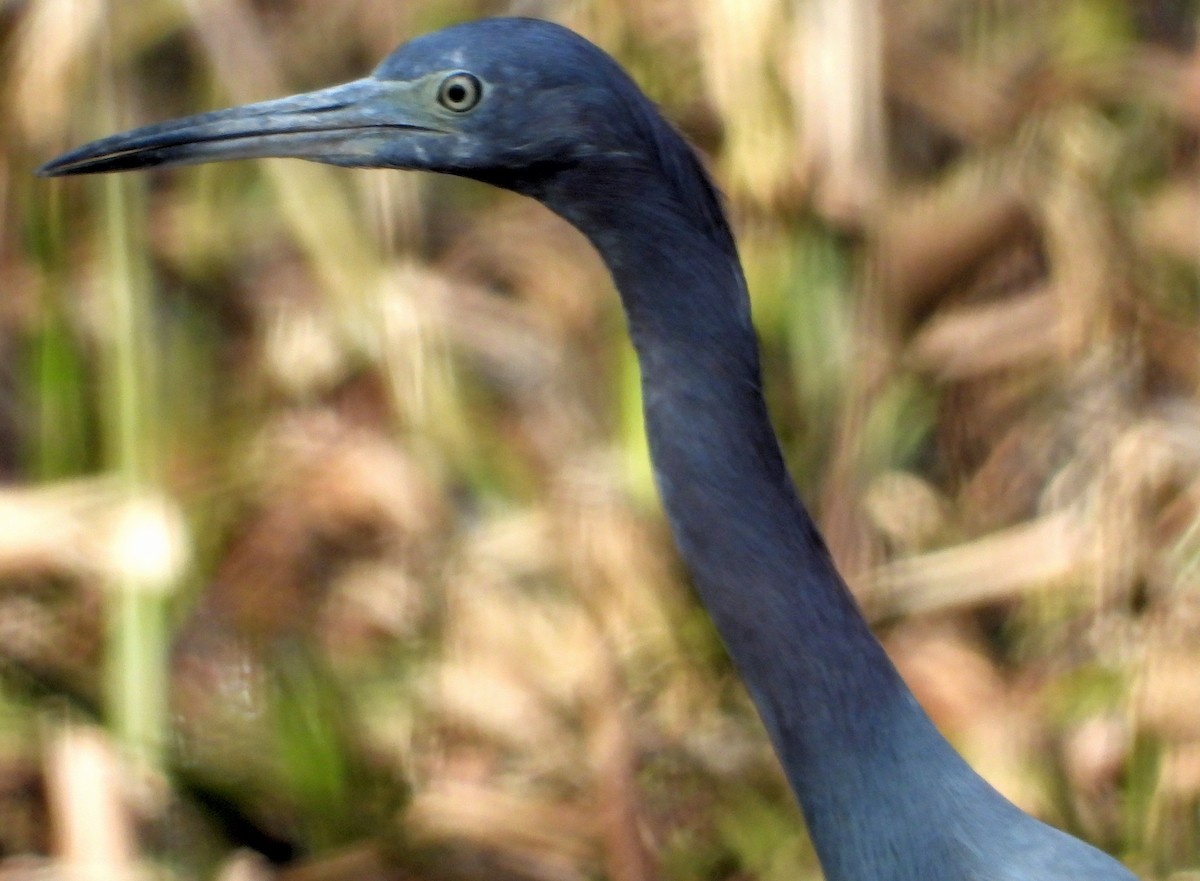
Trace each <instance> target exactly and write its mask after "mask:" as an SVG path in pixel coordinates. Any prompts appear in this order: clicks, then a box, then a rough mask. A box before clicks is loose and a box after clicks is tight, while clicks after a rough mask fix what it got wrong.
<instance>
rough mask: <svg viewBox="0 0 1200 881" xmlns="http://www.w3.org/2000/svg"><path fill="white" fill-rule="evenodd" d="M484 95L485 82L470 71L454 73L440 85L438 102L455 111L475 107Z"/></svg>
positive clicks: (463, 111)
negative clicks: (480, 80)
mask: <svg viewBox="0 0 1200 881" xmlns="http://www.w3.org/2000/svg"><path fill="white" fill-rule="evenodd" d="M482 97H483V83H481V82H479V79H478V78H477V77H475V76H473V75H472V74H469V73H461V72H460V73H452V74H450V76H448V77H446V78H445V79H444V80H442V84H441V85H440V86H438V94H437V99H438V103H439V104H441V105H442V106H443V107H445V108H446V109H447V110H452V111H454V112H455V113H466V112H467V111H468V110H472V109H474V107H475V105H476V104H478V103H479V99H480V98H482Z"/></svg>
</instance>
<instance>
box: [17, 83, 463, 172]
mask: <svg viewBox="0 0 1200 881" xmlns="http://www.w3.org/2000/svg"><path fill="white" fill-rule="evenodd" d="M416 92H417V90H416V89H415V88H414V85H413V84H411V83H406V82H399V81H392V80H378V79H375V78H374V77H367V78H365V79H361V80H355V81H354V82H350V83H346V84H345V85H341V86H333V87H332V88H328V89H321V90H319V91H316V92H307V93H305V94H302V95H293V96H292V97H290V98H280V99H278V100H274V101H264V102H262V103H259V104H247V105H245V106H243V107H232V108H230V109H228V110H217V111H214V112H212V113H201V114H199V115H197V116H189V117H186V118H184V119H176V120H172V121H170V122H163V123H158V124H156V125H148V126H145V127H143V128H137V129H133V130H131V131H128V132H123V133H121V134H117V135H112V136H110V137H107V138H101V139H100V140H98V141H93V142H92V143H90V144H85V145H83V146H82V147H79V148H77V149H75V150H72V151H70V152H69V153H64V154H63V155H62V156H59V157H58V158H57V159H52V160H51V161H50V162H47V163H46V164H45V165H43V166H42V167H41V168H39V169H38V170H37V174H38V175H40V176H42V177H56V176H59V175H67V174H95V173H97V172H103V171H129V170H131V169H137V168H150V167H153V166H157V165H190V164H194V163H197V162H211V161H214V160H220V159H254V158H261V157H268V156H294V157H299V158H302V159H312V160H316V161H318V162H325V163H329V164H331V165H358V166H370V165H377V164H380V157H381V156H382V155H383V148H384V147H385V146H386V145H387V144H388V142H389V140H392V141H394V139H395V137H396V134H397V131H398V130H405V131H408V132H410V133H413V134H416V133H421V132H425V133H431V134H432V133H448V132H447V130H446V129H445V128H444V126H443V125H442V124H441V121H440V120H439V119H438V118H437V117H436V116H435V115H434V114H433V113H430V112H428V111H426V110H424V109H423V102H422V101H420V100H418V99H419V96H418V95H417V94H416Z"/></svg>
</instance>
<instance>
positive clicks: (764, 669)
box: [39, 18, 1133, 881]
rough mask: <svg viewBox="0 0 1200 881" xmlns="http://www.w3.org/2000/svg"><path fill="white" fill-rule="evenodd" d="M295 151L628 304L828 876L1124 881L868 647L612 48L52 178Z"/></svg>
mask: <svg viewBox="0 0 1200 881" xmlns="http://www.w3.org/2000/svg"><path fill="white" fill-rule="evenodd" d="M268 156H293V157H301V158H304V159H311V160H316V161H318V162H326V163H330V164H333V165H343V166H365V167H376V168H398V169H423V170H426V171H436V172H444V173H448V174H455V175H461V176H464V177H469V178H474V179H476V180H480V181H485V182H487V183H490V184H494V185H496V186H499V187H505V188H507V189H510V190H515V191H516V192H518V193H523V194H524V195H527V196H531V197H533V198H534V199H537V200H538V201H540V202H541V203H542V204H544V205H546V206H547V207H549V208H550V209H551V210H553V211H555V212H557V213H558V214H560V215H561V216H562V217H564V218H566V219H567V220H568V221H569V222H570V223H572V224H574V225H575V226H576V227H577V228H579V229H580V230H581V231H582V232H583V233H584V235H586V236H587V237H588V239H589V240H590V241H591V242H592V244H593V245H594V246H595V247H596V249H597V250H598V251H599V252H600V255H601V256H602V257H603V259H604V262H605V264H606V265H607V267H608V269H609V272H610V273H611V275H612V277H613V280H614V282H615V283H616V287H617V290H618V291H619V292H620V296H621V301H622V304H623V305H624V308H625V312H626V315H627V319H628V326H629V332H630V334H631V335H632V338H633V343H634V346H635V348H636V349H637V356H638V362H639V365H640V367H641V375H642V386H643V391H644V399H645V421H646V431H647V434H648V436H649V440H650V452H651V456H652V459H653V462H654V472H655V476H656V479H657V482H658V488H659V492H660V494H661V496H662V500H663V503H664V506H665V507H666V511H667V514H668V516H669V518H670V522H671V527H672V530H673V532H674V536H675V540H676V543H677V544H678V547H679V550H680V552H681V553H682V556H683V558H684V560H685V561H686V563H687V566H688V569H689V570H690V572H691V575H692V579H693V582H694V584H695V587H696V589H697V591H698V593H699V595H700V598H701V600H702V601H703V603H704V605H705V606H706V607H707V609H708V612H709V613H710V614H711V615H712V617H713V620H714V621H715V622H716V626H717V629H718V631H719V632H720V634H721V637H722V639H723V640H724V642H725V645H726V646H727V648H728V650H729V653H730V655H731V656H732V658H733V660H734V662H735V664H736V666H737V668H738V670H739V672H740V673H741V675H742V677H743V678H744V680H745V682H746V686H747V688H748V689H749V691H750V694H751V696H752V698H753V700H754V703H755V705H756V706H757V708H758V712H759V714H760V715H761V717H762V720H763V722H764V723H765V725H766V728H767V731H768V732H769V734H770V737H771V740H772V741H773V743H774V746H775V750H776V752H777V753H778V755H779V759H780V761H781V762H782V765H783V768H784V771H785V772H786V774H787V778H788V780H789V781H790V783H791V786H792V789H793V791H794V792H795V794H796V798H797V799H798V800H799V803H800V806H801V809H802V810H803V813H804V817H805V820H806V821H807V824H808V829H809V833H810V835H811V837H812V841H813V843H814V845H815V847H816V850H817V854H818V856H819V858H820V861H821V865H822V868H823V869H824V872H825V875H826V877H827V878H828V879H829V881H1068V879H1069V881H1118V879H1120V881H1132V879H1133V875H1131V874H1130V873H1129V872H1128V871H1127V870H1126V869H1125V868H1124V867H1122V866H1121V865H1120V864H1119V863H1118V862H1117V861H1115V860H1114V859H1112V858H1111V857H1109V856H1107V855H1105V854H1104V853H1102V852H1100V851H1099V850H1097V849H1095V848H1093V847H1091V846H1089V845H1087V844H1084V843H1083V842H1081V841H1079V840H1078V839H1076V838H1072V837H1071V836H1070V835H1067V834H1066V833H1064V832H1062V831H1060V830H1058V829H1055V828H1053V827H1051V826H1047V825H1045V824H1044V823H1042V822H1040V821H1038V820H1036V819H1034V818H1033V817H1030V816H1029V815H1028V814H1026V813H1024V812H1022V811H1021V810H1020V809H1018V808H1017V807H1016V806H1014V805H1013V804H1012V803H1011V802H1009V801H1008V800H1007V799H1005V798H1004V797H1003V796H1001V795H1000V794H999V793H998V792H996V790H994V789H993V788H992V787H991V786H989V785H988V784H987V783H986V782H984V780H983V779H982V778H981V777H980V776H979V775H978V774H976V773H975V772H974V771H973V770H971V768H970V767H969V766H968V765H967V764H966V762H964V761H963V759H962V758H961V757H960V756H959V755H958V754H957V753H956V752H955V751H954V749H953V748H952V747H951V746H950V744H949V743H948V742H947V741H946V740H945V739H944V738H943V737H942V736H941V735H940V734H939V733H938V731H937V729H936V728H935V727H934V725H933V723H932V722H931V721H930V719H929V717H928V716H927V715H926V714H925V712H924V711H923V710H922V709H921V707H920V706H919V705H918V704H917V701H916V700H915V699H914V697H913V695H912V692H911V691H909V689H908V687H907V686H906V685H905V684H904V681H903V680H902V679H901V678H900V675H899V674H898V673H897V672H896V669H895V667H894V666H893V665H892V663H891V662H890V661H889V660H888V657H887V655H886V654H885V652H884V650H883V647H882V646H881V645H880V644H879V642H878V641H877V640H876V639H875V637H874V635H873V634H872V633H871V630H870V629H869V627H868V626H867V623H866V621H865V620H864V618H863V616H862V614H861V612H860V611H859V609H858V607H857V606H856V605H855V602H854V600H853V598H852V597H851V595H850V593H849V591H848V590H847V589H846V586H845V584H844V583H843V581H842V579H841V577H840V576H839V574H838V572H837V570H836V569H835V568H834V564H833V562H832V560H831V559H830V556H829V553H828V552H827V550H826V548H825V545H824V542H823V540H822V539H821V536H820V535H819V534H818V532H817V529H816V527H815V525H814V524H813V521H812V520H811V518H810V517H809V515H808V513H807V512H806V510H805V508H804V506H803V505H802V504H801V502H800V499H799V497H798V495H797V493H796V490H795V487H794V485H793V483H792V480H791V478H790V477H789V475H788V472H787V469H786V466H785V465H784V460H783V457H782V455H781V453H780V448H779V443H778V440H777V439H776V436H775V433H774V430H773V429H772V427H771V423H770V421H769V420H768V416H767V408H766V405H765V403H764V400H763V395H762V389H761V386H762V382H761V376H760V371H759V353H758V344H757V341H756V339H755V334H754V329H753V327H752V326H751V322H750V306H749V299H748V298H747V294H746V284H745V280H744V278H743V276H742V269H741V266H740V263H739V260H738V254H737V247H736V245H735V244H734V239H733V235H732V233H731V231H730V228H729V224H728V221H727V220H726V217H725V212H724V209H723V206H722V202H721V198H720V196H719V195H718V193H717V190H716V188H715V187H714V186H713V183H712V181H711V180H710V179H709V177H708V175H707V174H706V173H705V171H704V169H703V167H702V166H701V163H700V162H699V160H698V159H697V157H696V154H695V153H694V152H693V151H692V149H691V147H690V146H689V145H688V144H687V143H686V141H685V140H684V139H683V138H682V137H681V136H680V135H679V134H678V133H677V132H676V130H675V129H674V128H672V127H671V125H670V124H668V123H667V122H666V121H665V120H664V119H663V118H662V116H661V115H660V114H659V113H658V111H657V109H656V108H655V106H654V105H653V104H652V103H651V102H650V100H649V99H647V98H646V97H645V95H643V94H642V92H641V91H640V90H639V89H638V87H637V86H636V85H635V84H634V82H633V81H632V80H631V79H630V78H629V76H628V75H627V74H626V73H625V72H624V71H623V70H622V69H621V68H620V67H619V66H618V65H617V63H616V62H615V61H614V60H613V59H612V58H610V57H609V56H608V55H607V54H605V53H604V52H603V51H601V50H600V49H598V48H597V47H595V46H594V45H592V44H591V43H589V42H588V41H586V40H584V39H583V38H582V37H579V36H578V35H576V34H574V33H572V32H571V31H569V30H567V29H565V28H563V27H560V26H558V25H554V24H550V23H548V22H543V21H536V20H530V19H515V18H496V19H488V20H483V21H477V22H471V23H468V24H462V25H457V26H454V27H449V28H446V29H445V30H441V31H438V32H436V33H432V34H428V35H425V36H423V37H420V38H418V39H415V40H413V41H412V42H410V43H407V44H406V45H404V46H401V47H400V48H399V49H398V50H396V51H395V52H394V53H393V54H392V55H391V56H389V57H388V58H387V59H386V60H385V61H384V62H383V63H382V64H381V65H380V66H379V67H378V68H377V69H376V70H375V72H374V73H373V74H371V75H370V76H368V77H366V78H364V79H360V80H356V81H354V82H350V83H347V84H345V85H341V86H335V87H332V88H327V89H322V90H318V91H315V92H309V93H306V94H302V95H295V96H293V97H289V98H282V99H279V100H275V101H266V102H262V103H259V104H251V105H247V106H243V107H235V108H231V109H228V110H219V111H216V112H213V113H204V114H200V115H198V116H192V117H189V118H186V119H181V120H176V121H171V122H164V123H161V124H158V125H151V126H146V127H144V128H139V129H135V130H133V131H129V132H126V133H123V134H117V135H113V136H111V137H108V138H104V139H102V140H98V141H95V142H93V143H91V144H88V145H86V146H83V147H80V148H79V149H77V150H74V151H72V152H70V153H67V154H65V155H63V156H61V157H59V158H58V159H55V160H54V161H52V162H49V163H47V164H46V165H44V166H43V167H42V168H41V169H39V173H40V174H42V175H67V174H86V173H92V172H103V171H124V170H128V169H137V168H147V167H151V166H158V165H183V164H188V163H195V162H209V161H212V160H219V159H244V158H253V157H268Z"/></svg>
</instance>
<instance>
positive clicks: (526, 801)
mask: <svg viewBox="0 0 1200 881" xmlns="http://www.w3.org/2000/svg"><path fill="white" fill-rule="evenodd" d="M1198 5H1200V4H1197V3H1196V2H1195V0H1176V2H1171V0H1042V2H1038V0H976V2H964V0H918V2H911V0H910V2H896V0H754V2H746V0H636V2H633V0H574V2H550V0H547V2H514V3H498V2H484V0H343V2H339V3H328V2H324V0H139V2H138V3H115V2H113V3H106V2H104V0H6V2H3V0H0V39H2V45H3V49H4V52H3V78H2V80H0V83H2V89H0V102H2V105H0V118H2V120H3V122H2V123H0V192H2V194H3V214H2V215H0V289H2V296H0V472H2V474H3V486H2V487H0V879H4V881H24V879H27V878H33V877H39V878H44V877H59V876H60V874H63V875H79V876H80V877H83V876H87V877H93V876H94V877H103V878H105V879H109V878H137V877H161V878H178V879H193V878H194V879H199V878H221V879H229V881H258V879H272V878H280V879H295V881H323V879H326V878H330V879H332V878H338V879H341V878H347V877H352V878H357V879H380V881H383V879H426V878H430V879H441V878H445V879H484V878H486V879H514V881H517V879H540V881H574V879H592V878H607V879H612V881H650V879H660V878H661V879H764V881H767V879H814V881H815V879H818V878H819V877H820V873H819V869H818V868H817V865H816V861H815V858H814V855H813V852H812V849H811V846H810V845H809V843H808V841H807V839H806V837H805V835H804V833H803V831H802V824H801V821H800V817H799V813H798V811H797V809H796V808H795V806H794V804H793V802H792V799H791V796H790V795H789V794H788V791H787V788H786V786H785V784H784V781H783V778H782V775H781V773H780V772H779V770H778V768H777V767H776V764H775V761H774V759H773V757H772V755H771V752H770V750H769V748H768V745H767V741H766V738H765V736H764V733H763V731H762V729H761V727H760V725H759V723H758V721H757V718H756V717H755V715H754V712H753V710H752V708H751V706H750V704H749V701H748V699H747V697H746V695H745V694H744V692H743V690H742V688H741V686H740V684H739V682H738V680H737V677H736V675H735V674H734V673H733V671H732V670H731V669H730V666H729V663H728V661H727V659H726V657H725V655H724V652H723V649H722V648H721V646H720V643H719V641H718V640H717V638H716V636H715V634H714V632H713V630H712V629H711V626H710V624H709V623H708V620H707V618H706V617H705V615H704V614H703V612H702V611H701V610H700V609H699V608H698V606H697V604H696V601H695V599H694V597H693V596H692V594H691V593H690V589H689V587H688V585H687V578H686V575H685V573H684V572H683V571H682V569H681V566H680V564H679V562H678V559H677V557H676V555H675V552H674V550H673V548H672V545H671V542H670V538H669V535H668V534H667V530H666V528H665V526H664V522H663V518H662V515H661V513H660V510H659V506H658V503H657V500H656V498H655V494H654V489H653V485H652V480H651V477H650V470H649V465H648V461H647V458H646V452H645V447H644V442H643V438H642V430H641V421H640V419H641V417H640V409H639V408H640V402H639V398H638V387H637V372H636V365H635V363H634V360H633V356H632V351H631V349H630V346H629V344H628V342H627V340H626V337H625V334H624V327H623V320H622V317H621V315H620V311H619V305H618V302H617V298H616V297H615V295H614V293H613V291H612V289H611V285H610V282H609V280H608V277H607V275H606V273H605V271H604V269H603V267H602V266H601V265H600V263H599V261H598V259H597V258H596V256H595V254H594V253H593V252H592V251H591V250H590V248H589V246H588V245H587V244H586V242H585V241H584V240H583V239H582V237H581V236H579V235H578V234H576V233H575V232H574V231H573V230H572V229H570V228H569V227H567V226H566V225H565V224H564V223H563V222H561V221H560V220H558V219H557V218H555V217H553V216H551V215H550V214H549V213H548V212H547V211H545V210H544V209H542V208H541V207H540V206H538V205H536V204H534V203H532V202H529V201H524V200H522V199H520V198H518V197H515V196H511V195H510V194H506V193H501V192H497V191H493V190H490V189H487V188H485V187H483V186H481V185H475V184H471V183H469V182H463V181H457V180H453V179H445V178H439V177H436V176H432V175H417V174H401V173H395V172H375V171H346V170H336V169H329V168H324V167H320V166H316V165H307V164H304V163H301V162H298V161H279V160H273V161H267V162H254V163H245V162H243V163H231V164H223V165H212V166H201V167H196V168H190V169H183V170H177V171H172V172H166V173H161V172H160V173H146V174H137V175H126V176H113V177H101V178H93V179H76V180H56V181H46V180H39V179H35V178H34V177H33V176H32V170H33V169H34V168H35V167H36V166H37V165H38V164H40V163H41V162H43V161H45V160H47V159H49V158H51V157H53V156H54V155H56V154H58V153H59V152H61V151H62V150H64V149H67V148H69V147H72V146H75V145H77V144H79V143H81V142H83V141H86V140H90V139H92V138H95V137H98V136H101V135H104V134H107V133H110V132H112V131H115V130H118V129H122V128H127V127H130V126H133V125H139V124H143V123H147V122H151V121H157V120H160V119H163V118H167V117H172V116H180V115H186V114H190V113H195V112H198V111H201V110H207V109H212V108H216V107H222V106H226V105H229V104H233V103H242V102H247V101H253V100H259V99H265V98H271V97H277V96H281V95H284V94H288V93H292V92H296V91H300V90H306V89H311V88H316V87H319V86H324V85H329V84H332V83H336V82H340V81H344V80H347V79H352V78H355V77H358V76H361V75H363V74H364V73H366V72H367V71H369V70H370V69H371V68H372V67H374V65H375V64H376V63H377V62H378V61H379V60H381V59H382V58H383V57H384V56H385V55H386V54H387V53H388V52H389V51H390V50H391V49H392V48H393V47H394V46H395V45H397V44H399V43H401V42H403V41H404V40H406V39H408V38H410V37H412V36H414V35H416V34H419V33H422V32H425V31H428V30H432V29H435V28H437V27H440V26H443V25H445V24H449V23H452V22H456V21H460V20H464V19H469V18H474V17H478V16H483V15H493V14H514V13H516V14H527V15H536V16H540V17H546V18H551V19H554V20H556V21H559V22H561V23H563V24H566V25H568V26H570V27H572V28H574V29H576V30H578V31H580V32H581V33H583V34H585V35H586V36H588V37H589V38H590V39H592V40H593V41H595V42H597V43H598V44H600V45H601V46H602V47H604V48H605V49H607V50H608V51H610V52H611V53H613V54H614V55H615V56H616V57H617V58H618V59H619V60H620V61H621V62H622V63H623V64H624V65H625V66H626V67H627V68H628V69H629V70H630V71H631V72H632V73H633V75H634V76H635V78H636V79H637V80H638V81H639V82H640V83H641V84H642V85H643V87H644V88H645V89H646V91H647V92H648V93H649V94H650V95H651V97H653V98H654V99H655V100H656V101H657V102H658V103H659V104H660V105H661V106H662V107H663V109H664V112H665V113H666V115H667V116H668V117H669V118H671V119H672V120H673V121H675V122H676V123H677V124H678V125H679V127H680V128H681V129H682V130H683V131H684V132H685V133H686V134H687V135H688V136H689V137H690V138H691V139H692V140H693V141H694V142H695V143H696V144H697V145H698V147H699V149H700V150H701V152H702V153H703V154H704V156H705V157H706V160H707V162H708V164H709V166H710V168H711V169H712V170H713V173H714V175H715V176H716V178H717V179H718V181H719V183H720V185H721V187H722V188H723V190H724V191H725V193H726V195H727V197H728V205H729V209H730V212H731V215H732V217H733V221H734V226H735V228H736V230H737V232H738V236H739V240H740V243H741V248H742V256H743V260H744V263H745V266H746V271H747V274H748V277H749V281H750V286H751V289H752V293H753V298H754V308H755V312H756V317H757V324H758V329H759V333H760V336H761V340H762V345H763V348H764V358H765V368H766V374H767V375H766V385H767V391H768V394H769V397H770V400H771V406H772V411H773V415H774V419H775V422H776V425H777V426H778V429H779V431H780V434H781V436H782V439H783V442H784V446H785V450H786V453H787V455H788V458H789V461H790V463H791V465H792V468H793V471H794V473H795V476H796V479H797V481H798V483H799V485H800V487H801V489H802V492H803V494H804V497H805V498H806V500H807V501H808V502H809V504H810V505H811V507H812V509H813V511H814V514H815V515H816V516H817V518H818V519H819V521H820V523H821V525H822V528H823V530H824V532H825V535H826V536H827V538H828V540H829V543H830V545H831V547H832V549H833V550H834V552H835V554H836V556H837V558H838V561H839V563H840V565H841V567H842V570H843V572H844V573H845V574H846V576H847V579H848V580H849V582H850V584H851V585H852V587H853V589H854V590H855V592H856V594H857V596H858V598H859V600H860V602H861V603H862V604H863V607H864V609H865V610H866V612H867V614H868V616H869V617H870V618H871V619H872V621H873V623H874V624H875V625H876V627H877V632H878V633H879V634H880V637H881V639H882V640H883V641H884V643H885V645H886V646H887V648H888V650H889V652H890V653H891V655H892V657H893V658H894V659H895V661H896V663H897V664H898V666H899V667H900V669H901V671H902V672H903V673H904V675H905V676H906V678H907V679H908V681H909V683H910V684H911V685H912V687H913V688H914V690H915V691H916V693H917V696H918V697H919V699H920V700H921V702H922V703H923V704H924V705H925V706H926V707H927V708H928V710H929V711H930V713H931V714H932V715H933V717H934V719H935V721H936V722H937V723H938V725H939V726H940V727H941V729H942V730H943V731H944V732H945V733H946V734H947V736H948V737H949V738H950V739H951V740H952V741H953V742H954V744H955V745H956V746H957V747H958V748H959V749H960V750H961V751H962V752H963V753H964V754H965V755H966V756H967V757H968V758H969V760H970V761H971V762H972V764H973V765H975V767H976V768H978V769H979V770H980V771H981V772H982V773H983V774H984V775H985V776H986V777H987V778H988V779H989V780H991V781H992V782H993V783H994V784H995V785H996V786H997V787H998V788H1000V789H1001V790H1002V791H1004V792H1005V793H1006V794H1007V795H1008V796H1010V797H1011V798H1013V799H1014V800H1015V801H1017V802H1018V803H1019V804H1020V805H1021V806H1023V807H1024V808H1025V809H1027V810H1029V811H1031V812H1032V813H1034V814H1036V815H1038V816H1040V817H1043V818H1045V819H1047V820H1049V821H1050V822H1053V823H1055V824H1058V825H1061V826H1063V827H1065V828H1067V829H1069V830H1070V831H1072V832H1074V833H1076V834H1078V835H1081V836H1083V837H1085V838H1087V839H1089V840H1091V841H1093V842H1095V843H1097V844H1098V845H1100V846H1102V847H1104V848H1106V849H1108V850H1110V851H1111V852H1113V853H1115V854H1117V855H1118V856H1120V857H1121V858H1122V859H1124V860H1126V861H1127V862H1128V863H1129V864H1130V865H1131V866H1132V867H1134V868H1135V869H1136V870H1137V871H1138V872H1139V873H1140V874H1142V876H1143V877H1145V878H1147V879H1160V878H1161V879H1166V878H1175V879H1184V878H1196V877H1198V876H1197V873H1198V872H1200V638H1198V637H1200V136H1198V133H1200V54H1198V51H1197V43H1196V28H1197V24H1198V22H1200V9H1198Z"/></svg>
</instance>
